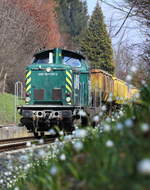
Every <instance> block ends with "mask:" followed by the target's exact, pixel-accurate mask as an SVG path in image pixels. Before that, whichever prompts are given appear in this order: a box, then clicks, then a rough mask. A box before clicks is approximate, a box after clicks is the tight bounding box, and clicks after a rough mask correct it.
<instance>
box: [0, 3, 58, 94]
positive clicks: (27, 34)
mask: <svg viewBox="0 0 150 190" xmlns="http://www.w3.org/2000/svg"><path fill="white" fill-rule="evenodd" d="M40 2H41V4H42V5H40V6H39V3H40ZM51 2H52V1H44V2H42V1H39V3H38V4H37V2H36V0H30V1H29V0H28V1H27V0H1V1H0V92H2V91H3V89H4V78H5V84H6V90H7V91H8V92H11V93H13V91H14V83H15V82H16V81H18V80H19V81H24V68H25V66H26V65H28V64H29V63H30V61H31V59H32V55H33V54H34V53H35V51H37V50H38V49H39V48H41V47H44V46H47V47H56V46H58V45H59V41H60V36H59V38H58V35H57V34H58V32H57V31H56V30H57V23H55V21H53V20H54V19H53V17H54V16H55V13H54V7H52V3H51ZM41 9H42V11H41ZM49 12H50V13H49ZM6 73H7V78H6V77H5V76H6Z"/></svg>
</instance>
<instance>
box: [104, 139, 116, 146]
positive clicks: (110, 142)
mask: <svg viewBox="0 0 150 190" xmlns="http://www.w3.org/2000/svg"><path fill="white" fill-rule="evenodd" d="M105 145H106V146H107V147H113V146H114V143H113V141H111V140H108V141H107V142H106V143H105Z"/></svg>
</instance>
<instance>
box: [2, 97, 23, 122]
mask: <svg viewBox="0 0 150 190" xmlns="http://www.w3.org/2000/svg"><path fill="white" fill-rule="evenodd" d="M21 103H23V101H21V100H20V101H19V104H21ZM14 110H15V96H14V95H12V94H7V93H4V94H0V124H2V125H3V124H13V123H14V120H15V118H14ZM18 121H19V115H18V114H17V122H18Z"/></svg>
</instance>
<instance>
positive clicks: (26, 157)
mask: <svg viewBox="0 0 150 190" xmlns="http://www.w3.org/2000/svg"><path fill="white" fill-rule="evenodd" d="M20 160H21V161H23V162H25V161H28V156H27V155H21V156H20Z"/></svg>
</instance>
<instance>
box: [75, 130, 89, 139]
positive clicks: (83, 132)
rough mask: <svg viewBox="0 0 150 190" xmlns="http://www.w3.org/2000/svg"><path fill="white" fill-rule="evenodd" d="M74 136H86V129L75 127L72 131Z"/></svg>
mask: <svg viewBox="0 0 150 190" xmlns="http://www.w3.org/2000/svg"><path fill="white" fill-rule="evenodd" d="M74 136H75V137H76V138H85V137H86V136H87V131H86V130H85V129H77V130H75V131H74Z"/></svg>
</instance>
